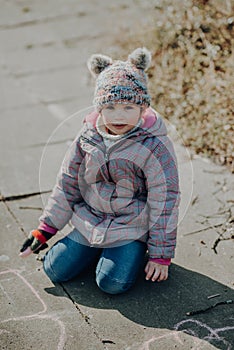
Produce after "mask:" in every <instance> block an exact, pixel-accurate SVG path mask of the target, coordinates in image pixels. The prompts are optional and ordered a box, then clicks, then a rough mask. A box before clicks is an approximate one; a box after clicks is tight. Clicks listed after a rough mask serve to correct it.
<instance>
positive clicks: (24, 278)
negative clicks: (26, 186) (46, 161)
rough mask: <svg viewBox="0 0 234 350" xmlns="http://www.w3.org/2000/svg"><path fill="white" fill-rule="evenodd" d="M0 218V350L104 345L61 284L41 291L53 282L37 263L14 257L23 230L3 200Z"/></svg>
mask: <svg viewBox="0 0 234 350" xmlns="http://www.w3.org/2000/svg"><path fill="white" fill-rule="evenodd" d="M0 220H1V230H0V238H1V250H0V295H1V298H0V304H1V305H0V310H1V311H0V315H1V321H0V333H1V339H0V347H1V349H6V350H8V349H12V350H13V349H14V350H15V349H24V350H28V349H32V348H35V349H48V348H49V349H57V350H59V349H60V350H61V349H75V348H76V347H77V344H79V347H80V349H89V350H95V349H104V345H103V343H102V342H101V340H100V339H99V338H98V337H97V335H95V334H94V333H93V331H92V329H91V327H90V326H89V325H88V323H87V322H86V320H85V317H84V316H83V315H82V314H81V313H80V312H79V310H78V309H77V308H76V306H75V305H74V303H73V302H72V300H71V299H69V298H67V294H66V293H65V292H64V290H63V288H62V286H59V285H57V286H56V288H55V290H56V294H57V296H58V297H57V298H55V297H54V296H52V295H51V294H49V293H47V292H46V288H52V287H53V285H52V283H51V282H50V281H49V279H48V278H47V277H46V276H45V274H44V273H43V272H42V268H41V263H39V262H37V261H36V260H35V258H32V259H30V260H23V259H20V258H19V257H18V250H19V244H18V242H19V240H23V239H24V234H23V232H22V231H21V229H20V227H19V225H18V224H17V222H16V221H15V219H14V217H13V216H12V214H11V212H10V211H9V210H8V209H7V207H6V205H5V204H3V203H0ZM87 339H89V341H88V343H87Z"/></svg>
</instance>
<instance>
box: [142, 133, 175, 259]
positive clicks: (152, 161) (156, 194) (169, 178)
mask: <svg viewBox="0 0 234 350" xmlns="http://www.w3.org/2000/svg"><path fill="white" fill-rule="evenodd" d="M145 176H146V184H147V191H148V197H147V204H148V210H149V219H148V220H149V221H148V224H149V227H148V230H149V231H148V234H149V236H148V241H147V244H148V251H149V257H150V258H151V259H155V258H156V259H169V258H173V257H174V251H175V246H176V235H177V224H178V207H179V202H180V191H179V178H178V171H177V162H176V157H175V152H174V148H173V145H172V143H171V141H170V139H169V138H168V137H167V136H163V137H161V138H160V140H158V142H157V145H156V147H155V148H154V151H153V152H152V153H151V155H150V157H149V158H148V159H147V162H146V166H145Z"/></svg>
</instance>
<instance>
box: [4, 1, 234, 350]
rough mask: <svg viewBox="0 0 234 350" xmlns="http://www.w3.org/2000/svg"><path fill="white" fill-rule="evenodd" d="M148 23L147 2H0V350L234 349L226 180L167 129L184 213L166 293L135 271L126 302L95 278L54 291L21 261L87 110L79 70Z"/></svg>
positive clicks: (84, 73) (150, 6) (88, 97)
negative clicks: (27, 239) (175, 158)
mask: <svg viewBox="0 0 234 350" xmlns="http://www.w3.org/2000/svg"><path fill="white" fill-rule="evenodd" d="M155 11H156V10H155V6H154V3H153V2H151V1H148V2H147V1H146V2H144V1H139V2H137V1H129V2H128V3H127V4H126V3H125V2H124V1H116V2H110V1H107V0H104V1H95V0H89V1H87V2H85V1H84V2H78V1H68V2H63V1H54V0H51V1H44V0H43V1H39V2H33V3H31V2H29V1H11V2H7V1H3V0H2V1H1V12H0V19H1V23H0V42H1V53H0V59H1V60H0V78H1V79H0V81H1V85H0V88H1V94H0V110H1V116H0V120H1V127H0V157H1V161H0V194H1V198H0V199H1V201H0V222H1V226H0V237H1V247H0V287H1V288H0V303H1V304H0V317H1V324H0V348H1V349H5V350H11V349H12V350H15V349H20V350H28V349H32V348H33V349H40V350H43V349H51V350H62V349H66V350H73V349H75V350H99V349H100V350H101V349H108V350H112V349H113V350H156V349H160V350H161V349H163V350H171V349H181V350H187V349H201V350H208V349H223V350H231V349H233V348H234V318H233V315H234V304H233V303H231V302H229V303H226V302H227V301H230V300H234V291H233V287H234V276H233V270H234V253H233V248H234V242H233V198H234V196H233V194H234V188H233V175H231V174H230V173H229V172H228V171H227V170H226V169H225V168H223V167H220V166H217V165H214V164H213V163H212V162H210V161H208V160H207V159H201V158H198V157H192V159H191V157H190V154H189V151H188V150H186V149H185V148H184V147H183V146H181V144H180V141H181V138H180V136H178V135H179V130H178V133H176V132H175V130H174V128H173V126H171V125H170V124H168V129H169V132H170V135H171V137H172V138H173V139H174V142H175V147H176V151H177V155H178V163H179V171H180V180H181V190H182V202H181V213H180V224H179V232H178V244H177V250H176V257H175V259H174V260H173V264H172V266H171V268H170V276H169V279H168V280H167V281H165V282H163V283H152V282H149V281H145V279H144V273H143V271H142V272H141V273H140V275H139V278H138V281H137V284H136V286H135V287H134V288H133V289H132V290H131V291H129V292H128V293H126V294H124V295H118V296H110V295H107V294H104V293H103V292H101V291H100V290H99V289H98V287H97V286H96V284H95V279H94V268H95V267H93V268H90V269H89V270H87V271H85V273H83V274H82V275H81V276H79V277H77V278H76V279H74V280H73V281H70V282H67V283H64V284H56V285H54V284H53V283H51V282H50V280H49V279H48V278H47V277H46V275H45V274H44V272H43V270H42V266H41V262H40V261H38V260H36V258H35V256H30V257H29V258H27V259H20V258H19V257H18V252H19V247H20V245H21V244H22V242H23V240H24V239H25V237H26V236H27V234H28V233H29V231H30V230H32V229H33V228H35V227H36V226H37V223H38V217H39V216H40V214H41V211H42V209H43V206H44V203H45V201H46V198H47V197H48V195H49V193H50V191H51V189H52V187H53V185H54V182H55V177H56V174H57V171H58V169H59V165H60V163H61V160H62V159H63V156H64V154H65V152H66V149H67V147H68V145H69V143H70V142H71V140H72V139H73V138H74V137H75V135H76V133H77V132H78V130H79V128H80V126H81V124H82V118H83V116H84V115H85V113H86V111H87V110H89V108H90V106H91V105H92V94H93V81H92V79H90V76H89V73H88V70H87V68H86V61H87V59H88V58H89V56H90V55H91V54H92V53H95V52H102V53H105V54H108V55H115V56H117V53H118V52H121V49H120V47H119V46H118V43H119V42H120V41H121V36H122V35H124V33H127V34H128V35H134V34H136V33H137V31H138V30H139V27H142V28H147V27H148V28H150V27H152V26H153V24H154V20H155V16H157V12H155ZM142 14H144V15H142ZM139 45H141V46H143V45H144V42H143V41H142V39H141V40H140V39H139ZM149 49H150V48H149ZM40 193H41V194H40ZM68 231H69V227H66V228H65V229H64V230H63V231H62V232H60V233H58V234H57V237H56V239H60V238H61V237H62V236H63V235H65V234H66V233H67V232H68ZM52 243H53V242H50V245H51V244H52ZM218 303H221V304H220V305H216V304H218ZM215 305H216V306H215ZM210 306H214V307H213V308H211V309H209V310H206V311H204V310H205V309H207V308H208V307H210ZM202 310H203V312H199V313H197V314H196V313H195V314H190V315H188V314H187V313H189V312H193V311H202Z"/></svg>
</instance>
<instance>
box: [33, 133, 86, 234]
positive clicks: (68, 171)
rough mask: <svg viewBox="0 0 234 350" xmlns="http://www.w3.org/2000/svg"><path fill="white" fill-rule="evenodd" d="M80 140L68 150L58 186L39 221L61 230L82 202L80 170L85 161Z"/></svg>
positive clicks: (58, 179) (76, 140)
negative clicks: (79, 182)
mask: <svg viewBox="0 0 234 350" xmlns="http://www.w3.org/2000/svg"><path fill="white" fill-rule="evenodd" d="M82 153H83V151H82V149H81V147H80V144H79V138H77V139H75V141H74V142H73V143H72V145H71V146H70V148H69V149H68V151H67V153H66V155H65V158H64V160H63V163H62V166H61V168H60V171H59V173H58V176H57V181H56V185H55V187H54V189H53V191H52V194H51V196H50V197H49V199H48V202H47V205H46V207H45V209H44V212H43V214H42V216H41V217H40V219H39V221H40V222H41V224H42V223H44V224H46V225H49V226H50V227H54V228H56V229H58V230H61V229H62V228H63V227H64V226H65V225H66V224H67V223H68V222H69V220H70V219H71V217H72V214H73V208H74V204H75V203H78V202H80V201H82V196H81V193H80V189H79V184H78V174H79V168H80V165H81V163H82V160H83V154H82Z"/></svg>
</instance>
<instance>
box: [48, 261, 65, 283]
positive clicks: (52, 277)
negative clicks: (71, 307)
mask: <svg viewBox="0 0 234 350" xmlns="http://www.w3.org/2000/svg"><path fill="white" fill-rule="evenodd" d="M43 269H44V272H45V273H46V275H47V276H48V277H49V279H50V280H51V281H52V282H53V283H62V282H66V281H67V279H66V278H61V277H59V276H57V275H56V274H55V272H54V271H53V268H52V265H51V263H50V258H49V255H48V254H47V255H45V257H44V260H43Z"/></svg>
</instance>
